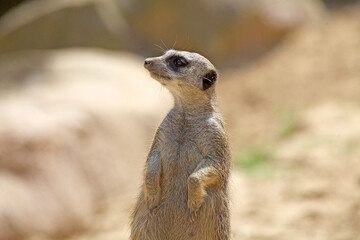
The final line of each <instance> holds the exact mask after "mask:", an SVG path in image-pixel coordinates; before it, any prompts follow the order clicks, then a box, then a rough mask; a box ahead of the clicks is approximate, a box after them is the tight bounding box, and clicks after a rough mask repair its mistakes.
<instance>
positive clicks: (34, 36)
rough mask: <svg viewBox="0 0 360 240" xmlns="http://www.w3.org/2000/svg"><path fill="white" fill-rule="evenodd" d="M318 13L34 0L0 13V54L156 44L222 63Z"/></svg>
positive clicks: (297, 5) (147, 49)
mask: <svg viewBox="0 0 360 240" xmlns="http://www.w3.org/2000/svg"><path fill="white" fill-rule="evenodd" d="M274 6H275V7H274ZM321 15H322V6H321V5H320V4H318V1H317V0H308V1H306V3H304V1H300V0H297V1H291V3H289V1H284V0H276V1H272V2H271V4H269V3H268V1H262V0H256V1H248V0H242V1H232V0H227V1H206V2H204V1H201V0H197V1H191V0H185V1H182V2H181V4H179V3H178V1H175V0H170V1H166V2H164V1H152V0H145V1H140V0H137V1H119V0H101V1H100V0H77V1H69V0H58V1H47V0H35V1H31V2H28V3H25V4H23V5H21V6H19V7H18V8H15V9H14V10H13V11H10V12H9V13H8V14H7V15H6V16H4V17H3V18H2V19H1V21H0V53H4V52H9V51H18V50H23V49H34V48H36V49H47V48H60V47H69V46H92V47H103V48H108V49H122V50H127V51H132V52H136V53H139V54H143V55H149V56H150V55H155V54H159V51H161V50H159V49H157V46H156V45H162V47H161V46H160V48H172V47H177V48H180V49H189V50H195V51H197V52H200V53H203V54H204V55H206V56H207V57H209V58H210V59H213V60H214V62H215V63H217V64H219V63H221V64H222V65H225V64H227V63H231V62H234V61H235V62H238V61H245V60H248V59H250V58H253V57H256V56H258V55H261V54H262V53H264V52H265V51H266V50H269V49H270V48H271V47H273V46H274V45H276V44H277V43H279V42H280V41H281V39H283V38H284V36H286V35H287V33H289V32H291V31H292V30H293V29H294V28H296V26H297V25H299V24H301V23H303V22H306V21H308V20H311V19H314V18H317V17H318V16H321ZM162 42H163V43H162Z"/></svg>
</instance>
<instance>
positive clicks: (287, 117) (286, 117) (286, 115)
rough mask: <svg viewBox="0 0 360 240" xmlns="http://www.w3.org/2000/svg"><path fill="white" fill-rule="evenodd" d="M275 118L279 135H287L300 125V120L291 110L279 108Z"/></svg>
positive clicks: (296, 129) (295, 130) (291, 133)
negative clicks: (278, 127)
mask: <svg viewBox="0 0 360 240" xmlns="http://www.w3.org/2000/svg"><path fill="white" fill-rule="evenodd" d="M277 118H278V122H279V126H280V136H281V137H289V136H291V135H293V134H294V133H295V132H297V131H298V130H299V129H300V127H301V124H300V120H299V118H298V117H297V115H296V114H295V113H294V112H293V111H290V110H284V109H282V110H279V111H277Z"/></svg>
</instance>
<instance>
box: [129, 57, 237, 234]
mask: <svg viewBox="0 0 360 240" xmlns="http://www.w3.org/2000/svg"><path fill="white" fill-rule="evenodd" d="M173 56H181V57H183V58H185V59H186V60H187V61H188V65H187V66H185V67H182V68H179V69H178V70H176V71H174V69H172V68H171V66H170V63H169V58H171V57H173ZM145 63H146V65H145V67H146V68H147V69H148V70H149V71H150V73H151V75H152V76H153V77H154V78H155V79H156V80H158V81H159V82H160V83H161V84H163V85H164V86H165V87H166V88H167V89H168V90H169V91H170V92H171V93H172V95H173V97H174V102H175V104H174V108H173V109H171V111H170V112H169V113H168V114H167V116H166V117H165V119H164V120H163V122H162V123H161V125H160V127H159V128H158V130H157V132H156V134H155V138H154V141H153V144H152V147H151V149H150V152H149V155H148V158H147V161H146V164H145V169H144V183H143V187H142V191H141V192H140V195H139V197H138V200H137V204H136V207H135V210H134V212H133V215H132V223H131V239H132V240H185V239H196V240H227V239H229V232H230V223H229V208H228V190H227V185H228V177H229V171H230V166H231V159H230V153H229V148H228V143H227V137H226V134H225V130H224V127H223V122H222V119H221V116H220V115H219V113H218V111H217V106H216V98H215V92H214V85H212V86H211V87H210V88H208V89H206V90H203V82H202V81H203V76H205V74H206V73H208V72H209V71H210V70H213V71H215V68H214V66H213V65H212V64H211V63H210V62H209V61H208V60H207V59H206V58H204V57H203V56H201V55H199V54H197V53H190V52H184V51H175V50H169V51H167V52H166V53H165V54H164V55H163V56H160V57H156V58H149V59H147V60H146V62H145Z"/></svg>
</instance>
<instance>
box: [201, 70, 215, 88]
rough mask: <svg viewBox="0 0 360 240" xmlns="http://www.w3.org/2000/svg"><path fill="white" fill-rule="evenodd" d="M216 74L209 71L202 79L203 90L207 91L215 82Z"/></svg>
mask: <svg viewBox="0 0 360 240" xmlns="http://www.w3.org/2000/svg"><path fill="white" fill-rule="evenodd" d="M216 79H217V73H216V72H215V71H214V70H211V71H209V72H208V73H207V74H205V76H204V77H203V79H202V81H203V90H206V89H209V88H210V87H211V86H212V85H213V84H214V83H215V81H216Z"/></svg>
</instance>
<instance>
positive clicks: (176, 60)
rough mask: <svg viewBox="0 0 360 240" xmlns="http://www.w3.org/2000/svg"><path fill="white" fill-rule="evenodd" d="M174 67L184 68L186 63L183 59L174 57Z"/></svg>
mask: <svg viewBox="0 0 360 240" xmlns="http://www.w3.org/2000/svg"><path fill="white" fill-rule="evenodd" d="M173 63H174V65H175V67H184V66H186V65H187V64H188V62H187V61H186V60H185V58H183V57H176V58H174V60H173Z"/></svg>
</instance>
